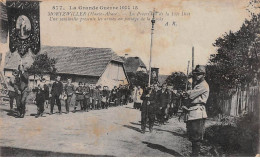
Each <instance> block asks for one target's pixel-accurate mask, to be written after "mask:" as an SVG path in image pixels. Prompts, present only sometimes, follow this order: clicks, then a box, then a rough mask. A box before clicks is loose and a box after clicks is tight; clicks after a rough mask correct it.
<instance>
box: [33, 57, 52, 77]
mask: <svg viewBox="0 0 260 160" xmlns="http://www.w3.org/2000/svg"><path fill="white" fill-rule="evenodd" d="M55 64H56V60H55V59H54V58H50V57H48V56H47V54H38V55H37V56H36V57H35V59H34V62H33V64H32V65H31V66H30V68H28V72H29V73H30V74H32V75H34V80H35V76H38V77H42V76H43V75H44V74H50V75H53V74H55V73H56V71H57V69H56V68H55Z"/></svg>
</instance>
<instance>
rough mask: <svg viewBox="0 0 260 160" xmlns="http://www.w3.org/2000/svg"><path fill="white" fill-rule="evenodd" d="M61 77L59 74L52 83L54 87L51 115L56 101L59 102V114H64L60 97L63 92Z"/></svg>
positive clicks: (52, 89)
mask: <svg viewBox="0 0 260 160" xmlns="http://www.w3.org/2000/svg"><path fill="white" fill-rule="evenodd" d="M60 78H61V77H60V76H57V77H56V80H55V82H54V83H53V84H52V88H51V112H50V115H52V114H53V108H54V104H55V101H56V104H57V106H58V109H59V114H62V112H61V103H60V97H61V94H62V92H63V84H62V83H61V81H60Z"/></svg>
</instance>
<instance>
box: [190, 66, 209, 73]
mask: <svg viewBox="0 0 260 160" xmlns="http://www.w3.org/2000/svg"><path fill="white" fill-rule="evenodd" d="M192 73H193V74H194V73H201V74H205V73H206V67H205V66H203V65H197V66H196V67H195V69H194V70H193V71H192Z"/></svg>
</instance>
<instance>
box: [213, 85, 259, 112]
mask: <svg viewBox="0 0 260 160" xmlns="http://www.w3.org/2000/svg"><path fill="white" fill-rule="evenodd" d="M259 91H260V87H259V85H258V86H251V87H248V88H247V89H244V90H241V88H238V89H236V90H233V91H230V93H231V94H230V96H224V95H223V96H222V97H221V96H220V99H219V101H218V103H219V104H218V105H219V106H220V108H221V111H222V114H224V115H228V116H236V117H237V116H240V115H242V114H244V113H252V114H258V110H259V101H258V100H259V93H260V92H259Z"/></svg>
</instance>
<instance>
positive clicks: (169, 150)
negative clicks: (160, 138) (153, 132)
mask: <svg viewBox="0 0 260 160" xmlns="http://www.w3.org/2000/svg"><path fill="white" fill-rule="evenodd" d="M143 143H144V144H146V145H147V147H149V148H152V149H157V150H159V151H161V152H164V153H168V154H171V155H173V156H175V157H183V155H181V154H180V153H178V152H176V151H174V150H172V149H168V148H166V147H164V146H162V145H159V144H153V143H150V142H144V141H143Z"/></svg>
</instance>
